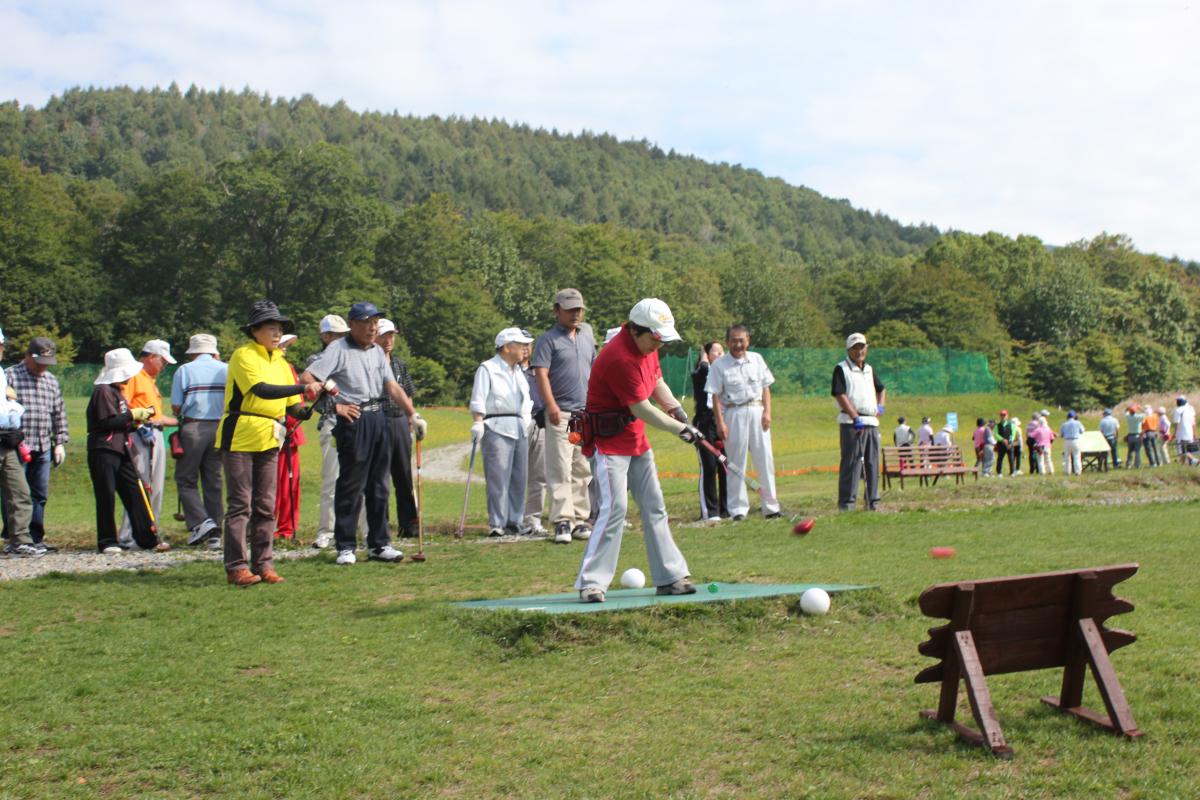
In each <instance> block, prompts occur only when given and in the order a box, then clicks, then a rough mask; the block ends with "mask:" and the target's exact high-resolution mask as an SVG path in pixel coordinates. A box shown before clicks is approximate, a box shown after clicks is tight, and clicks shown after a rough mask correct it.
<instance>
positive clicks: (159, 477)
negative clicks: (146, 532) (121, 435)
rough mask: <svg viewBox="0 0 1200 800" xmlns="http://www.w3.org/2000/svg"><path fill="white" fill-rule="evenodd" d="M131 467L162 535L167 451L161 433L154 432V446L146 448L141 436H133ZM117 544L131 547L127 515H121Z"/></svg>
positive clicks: (124, 513)
mask: <svg viewBox="0 0 1200 800" xmlns="http://www.w3.org/2000/svg"><path fill="white" fill-rule="evenodd" d="M129 438H130V439H131V440H132V441H133V449H134V451H135V452H134V454H133V467H134V469H136V470H137V473H138V475H141V476H142V480H143V481H144V482H145V484H146V493H147V494H148V495H150V507H151V508H153V509H154V522H155V523H156V524H157V525H158V535H159V537H160V538H161V537H162V535H163V531H164V528H163V521H162V499H163V486H164V484H166V482H167V449H166V446H165V441H164V440H163V434H162V431H159V430H156V431H154V444H153V446H147V445H146V443H145V442H143V441H142V438H141V436H139V435H138V434H136V433H135V434H133V435H132V436H130V437H129ZM117 544H119V545H121V546H122V547H133V546H134V541H133V529H132V528H131V527H130V526H129V513H128V512H122V513H121V530H120V531H118V532H117Z"/></svg>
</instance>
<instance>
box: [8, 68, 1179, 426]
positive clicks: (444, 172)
mask: <svg viewBox="0 0 1200 800" xmlns="http://www.w3.org/2000/svg"><path fill="white" fill-rule="evenodd" d="M206 109H207V111H206ZM217 112H220V113H219V114H218V113H217ZM252 112H253V113H252ZM206 114H207V116H206ZM214 115H215V116H214ZM81 120H83V121H81ZM197 126H202V127H203V134H202V135H199V133H198V131H199V130H200V129H199V128H198V127H197ZM402 133H404V135H408V136H411V137H412V142H410V143H409V147H410V149H409V150H407V151H405V150H403V148H401V147H400V144H399V142H400V141H401V139H402V138H403V137H402V135H401V134H402ZM388 137H391V138H390V139H389V138H388ZM210 139H211V141H210ZM413 142H415V143H413ZM220 143H224V144H220ZM434 144H437V147H433V145H434ZM218 145H219V146H218ZM422 148H424V149H422ZM431 148H432V149H431ZM414 153H419V154H418V155H414ZM420 153H423V155H422V154H420ZM0 154H3V155H2V156H0V286H3V292H2V293H0V326H3V327H4V329H5V331H6V333H8V334H9V335H10V337H12V338H14V339H16V340H18V341H20V340H22V339H25V340H27V339H28V338H29V337H31V336H33V335H38V334H48V335H51V336H53V337H55V338H56V339H57V340H58V341H59V342H60V347H63V349H64V352H66V353H67V354H71V353H75V352H77V354H78V357H79V358H81V359H86V360H96V359H98V358H99V356H100V354H101V353H102V352H103V351H104V350H105V349H108V348H109V347H114V346H122V345H124V346H135V347H136V346H137V344H140V341H142V340H144V339H146V338H151V337H159V338H166V339H168V340H169V341H172V342H173V343H176V344H182V343H184V342H185V341H186V339H187V337H188V336H189V335H190V334H191V333H194V332H196V331H199V330H208V331H212V332H215V333H217V334H218V335H220V336H221V338H222V340H223V341H224V342H225V343H226V344H227V345H228V346H232V345H233V344H235V343H236V342H238V341H240V339H241V334H240V333H238V332H237V330H236V326H237V325H238V324H239V323H240V322H241V321H242V318H243V317H244V315H245V313H246V309H247V308H248V307H249V304H250V303H251V302H252V301H253V300H254V299H256V298H259V297H270V298H271V299H274V300H275V301H276V302H278V303H279V304H280V306H281V307H282V308H284V310H285V311H286V312H287V313H289V314H291V315H293V316H294V317H295V318H296V319H297V321H298V322H299V324H300V330H301V333H302V337H301V341H300V342H299V343H298V344H297V346H296V348H297V349H296V354H297V355H298V356H302V355H303V354H304V353H305V352H307V351H311V350H313V349H315V348H316V347H317V338H316V331H315V327H316V322H317V320H318V319H319V318H320V317H321V316H322V315H324V314H326V313H330V312H338V313H344V310H345V308H346V307H348V306H349V304H350V302H352V301H353V300H355V299H361V298H369V299H374V300H375V301H376V302H377V303H378V304H379V305H380V307H381V308H383V309H384V310H385V311H386V312H387V313H388V314H389V316H391V317H392V318H393V319H394V320H395V321H396V322H397V324H398V326H399V328H400V330H401V333H402V337H403V339H404V341H405V343H406V347H407V349H408V352H407V355H408V356H409V357H410V358H411V359H413V360H414V362H415V363H414V371H415V372H416V373H418V374H421V375H422V376H423V377H424V380H423V385H422V387H421V392H422V395H423V396H422V397H420V398H419V399H421V400H422V401H424V402H443V401H450V400H457V399H461V397H462V396H463V395H464V393H465V390H466V388H467V387H468V384H469V380H470V376H471V373H472V371H473V367H474V365H475V364H477V363H478V361H479V360H480V359H481V358H483V357H485V356H486V355H487V353H489V352H490V350H491V339H492V337H493V336H494V334H495V331H496V330H498V329H499V328H500V327H503V326H505V325H508V324H517V325H522V326H524V327H529V328H531V329H539V330H540V329H544V328H545V327H546V326H547V325H549V324H550V322H551V320H550V314H549V303H550V297H551V296H552V295H553V293H554V291H555V290H557V289H558V288H561V287H562V286H566V285H573V286H576V287H578V288H579V289H580V290H581V291H582V292H583V293H584V296H585V298H587V302H588V306H589V318H590V320H591V322H592V323H593V324H594V325H595V327H596V328H597V330H598V332H599V333H601V334H602V333H603V330H604V328H605V327H607V326H610V325H616V324H618V323H619V322H620V321H622V320H623V318H624V314H625V313H626V312H627V311H628V309H629V307H630V306H632V304H633V303H634V302H636V300H637V299H639V298H640V297H643V296H647V295H658V296H661V297H663V298H665V299H668V301H669V302H670V303H671V305H672V308H673V309H674V310H675V313H676V315H677V317H678V319H679V327H680V330H681V332H682V333H683V334H684V336H685V339H686V340H687V341H689V342H692V343H697V342H700V341H702V340H704V339H708V338H717V337H719V336H720V335H721V334H722V333H723V331H724V328H725V326H726V325H727V324H729V323H730V322H732V321H734V320H737V321H744V322H746V323H747V324H748V325H749V326H750V327H751V330H752V331H753V332H754V340H755V343H756V344H758V345H761V346H771V347H798V346H837V345H838V344H839V342H840V340H841V338H842V337H843V336H844V335H845V334H846V333H848V332H850V331H851V330H864V331H867V333H868V336H869V337H870V338H871V339H872V341H873V342H874V343H875V344H876V345H877V346H881V347H915V348H929V347H949V348H955V349H963V350H975V351H980V352H983V353H986V354H987V355H988V357H989V359H990V360H991V361H992V366H993V371H994V372H996V373H997V374H998V375H1002V376H1003V378H1004V382H1005V386H1006V388H1007V389H1008V390H1010V391H1028V392H1029V393H1031V394H1034V395H1036V396H1038V397H1040V398H1044V399H1046V400H1047V401H1052V402H1058V403H1063V404H1069V405H1096V404H1101V403H1111V402H1115V401H1116V400H1118V399H1120V398H1121V397H1124V396H1126V395H1127V394H1130V393H1133V392H1141V391H1156V390H1162V389H1173V388H1177V387H1179V386H1182V385H1184V384H1190V383H1192V382H1195V381H1196V380H1197V372H1198V370H1197V366H1196V364H1197V356H1198V355H1200V318H1198V316H1197V314H1196V313H1195V311H1194V309H1195V308H1197V302H1196V301H1197V300H1198V299H1200V269H1198V267H1197V265H1196V264H1194V263H1191V262H1183V261H1180V260H1179V259H1164V258H1162V257H1159V256H1154V255H1148V254H1143V253H1139V252H1137V250H1136V249H1135V248H1134V246H1133V243H1132V242H1131V241H1129V240H1128V238H1126V237H1123V236H1119V235H1109V234H1101V235H1099V236H1097V237H1095V238H1094V239H1092V240H1090V241H1081V242H1076V243H1072V244H1069V245H1066V246H1062V247H1056V248H1051V247H1047V246H1046V245H1045V244H1044V243H1042V242H1041V241H1039V240H1038V239H1036V238H1034V237H1030V236H1021V237H1017V238H1010V237H1005V236H1001V235H999V234H994V233H990V234H986V235H982V236H977V235H971V234H965V233H948V234H944V235H941V234H938V232H937V231H935V230H933V229H931V228H928V227H924V226H921V227H916V228H907V227H904V226H900V225H898V224H896V223H895V222H893V221H891V220H888V219H887V218H886V217H882V216H880V215H872V214H867V213H865V212H861V211H855V210H853V209H851V208H850V207H849V205H848V204H845V203H841V202H837V201H831V200H827V199H825V198H821V197H820V196H819V195H816V194H815V193H813V192H810V191H809V190H805V189H797V188H795V187H788V186H786V184H782V182H780V181H772V180H769V179H766V178H763V177H762V176H761V175H758V174H757V173H754V172H753V171H751V170H743V169H740V168H735V167H729V166H727V165H709V164H705V163H704V162H701V161H699V160H697V159H691V158H686V157H681V156H678V155H675V154H671V153H662V152H661V151H658V150H657V148H655V147H653V146H652V145H649V144H647V143H619V142H616V140H614V139H612V138H611V137H605V136H593V135H587V136H576V137H571V136H559V135H556V134H554V133H553V132H546V131H533V130H530V129H528V128H523V127H521V126H508V125H506V124H504V123H500V122H495V121H492V122H485V121H478V120H471V121H467V120H436V119H435V120H415V119H413V118H408V117H399V116H396V115H377V114H355V113H354V112H351V111H349V109H346V108H345V107H344V105H342V104H338V105H336V106H330V107H326V106H320V105H319V104H316V103H315V102H313V101H312V100H311V99H310V98H301V99H300V100H297V101H286V102H285V101H279V100H277V101H274V102H272V101H270V100H269V99H268V98H265V97H260V96H258V95H255V94H253V93H249V92H243V93H240V94H238V93H228V92H215V93H213V92H203V91H200V90H195V89H192V90H189V91H188V92H187V93H186V94H181V93H179V92H178V90H175V89H169V90H164V91H158V90H155V91H141V92H132V91H130V90H104V91H94V90H88V91H80V90H75V91H73V92H69V93H67V95H65V96H64V97H63V98H61V99H55V100H52V101H51V102H50V103H49V104H48V105H47V107H46V108H45V109H41V110H34V109H16V108H15V106H13V105H9V106H4V107H0ZM601 155H603V158H601ZM518 163H520V164H522V165H524V166H521V167H517V166H513V165H514V164H518ZM531 165H532V166H531ZM555 175H558V176H559V178H560V180H558V182H557V183H556V182H555V178H553V176H555ZM523 186H525V187H527V188H529V191H525V190H524V189H522V188H521V187H523ZM672 187H673V188H672ZM585 190H586V191H588V192H591V193H592V194H593V195H596V194H597V192H601V193H603V192H604V191H608V192H610V194H611V198H610V199H611V200H612V202H611V203H608V202H606V203H601V204H600V205H599V206H597V209H598V210H597V211H595V212H590V211H589V212H587V213H583V212H581V211H580V208H579V207H578V205H579V204H578V197H579V195H580V194H581V193H583V192H585ZM639 195H640V196H642V197H643V199H644V200H645V203H646V204H645V205H638V204H637V203H634V199H635V198H636V197H637V196H639ZM585 205H587V204H585ZM601 208H607V209H609V211H610V212H612V213H609V212H604V211H601V210H599V209H601ZM614 209H615V211H614ZM693 212H695V213H693ZM672 219H674V220H675V221H674V222H671V220H672ZM683 219H691V220H692V221H691V222H687V223H686V224H684V223H683V222H681V220H683ZM10 352H15V351H10Z"/></svg>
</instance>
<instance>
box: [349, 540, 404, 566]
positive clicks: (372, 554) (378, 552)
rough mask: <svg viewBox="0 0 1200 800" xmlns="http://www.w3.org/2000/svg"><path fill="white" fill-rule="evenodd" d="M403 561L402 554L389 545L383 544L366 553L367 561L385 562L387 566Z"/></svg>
mask: <svg viewBox="0 0 1200 800" xmlns="http://www.w3.org/2000/svg"><path fill="white" fill-rule="evenodd" d="M339 558H340V556H339ZM403 560H404V553H403V552H401V551H400V550H397V549H396V548H394V547H392V546H391V545H390V544H385V545H384V546H383V547H376V548H375V549H373V550H368V551H367V561H386V562H388V563H389V564H395V563H397V562H399V561H403Z"/></svg>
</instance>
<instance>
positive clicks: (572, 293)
mask: <svg viewBox="0 0 1200 800" xmlns="http://www.w3.org/2000/svg"><path fill="white" fill-rule="evenodd" d="M583 312H584V305H583V295H582V294H580V293H579V290H578V289H563V290H562V291H560V292H559V293H558V294H556V295H555V296H554V320H555V324H554V327H552V328H551V329H550V330H548V331H546V332H545V333H543V334H542V335H541V336H540V337H538V340H537V343H536V344H535V345H534V348H533V358H531V359H530V361H529V364H530V366H531V367H532V368H533V373H534V376H535V377H536V378H537V385H538V391H539V392H540V393H541V396H542V402H543V403H544V404H545V408H546V441H545V454H546V487H547V488H548V489H549V491H550V519H551V521H552V522H553V523H554V541H555V542H557V543H559V544H570V543H571V539H572V537H573V538H576V539H586V538H588V537H589V536H590V535H591V533H592V529H591V528H590V527H588V523H587V520H588V516H589V512H590V510H591V501H590V500H589V498H588V486H589V484H590V483H591V481H592V469H591V466H590V465H589V464H588V460H587V459H586V458H585V457H584V455H583V451H582V450H581V449H580V448H578V447H576V446H575V445H573V444H571V442H570V441H569V440H568V439H567V420H568V419H570V417H571V412H572V411H582V410H583V407H584V405H585V404H586V402H587V385H588V378H589V377H591V374H592V362H593V361H595V360H596V340H595V339H593V338H592V336H591V333H589V332H588V331H586V330H583V329H582V328H581V325H582V323H583Z"/></svg>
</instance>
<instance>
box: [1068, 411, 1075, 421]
mask: <svg viewBox="0 0 1200 800" xmlns="http://www.w3.org/2000/svg"><path fill="white" fill-rule="evenodd" d="M1067 416H1068V417H1070V418H1071V419H1075V412H1074V411H1068V412H1067Z"/></svg>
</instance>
